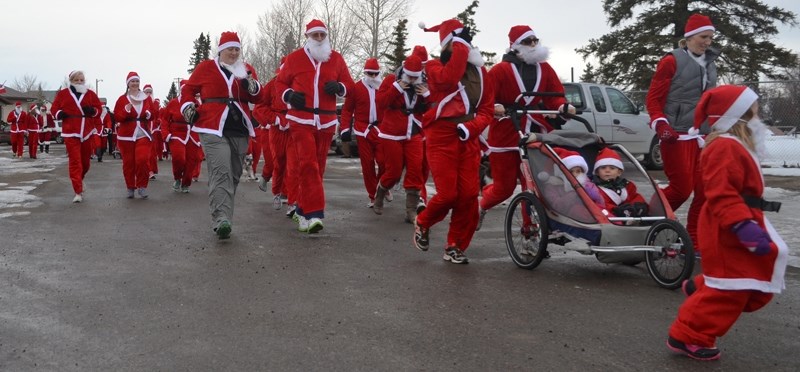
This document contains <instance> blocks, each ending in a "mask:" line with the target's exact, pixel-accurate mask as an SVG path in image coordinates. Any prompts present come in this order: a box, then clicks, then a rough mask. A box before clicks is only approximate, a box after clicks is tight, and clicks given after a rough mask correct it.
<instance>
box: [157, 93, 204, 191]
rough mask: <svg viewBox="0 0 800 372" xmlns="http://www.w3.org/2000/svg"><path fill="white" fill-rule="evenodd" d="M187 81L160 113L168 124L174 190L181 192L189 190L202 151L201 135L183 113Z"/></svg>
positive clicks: (163, 121)
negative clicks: (192, 127)
mask: <svg viewBox="0 0 800 372" xmlns="http://www.w3.org/2000/svg"><path fill="white" fill-rule="evenodd" d="M186 82H187V80H185V79H184V80H181V81H180V85H179V88H178V96H177V97H175V98H173V99H171V100H170V101H169V102H168V103H167V107H166V108H164V109H163V110H161V114H160V115H161V122H162V123H166V126H167V133H168V135H167V142H169V149H170V152H171V153H172V178H173V183H172V190H173V191H175V192H181V193H188V192H189V186H191V185H192V174H193V172H194V169H195V167H197V162H198V160H199V153H200V137H199V135H198V134H197V133H196V132H193V131H192V130H191V125H189V123H187V122H186V120H185V119H184V118H183V114H182V113H181V103H180V100H181V95H180V92H181V90H182V89H183V87H184V85H186ZM195 104H197V102H196V101H195ZM198 106H199V104H198Z"/></svg>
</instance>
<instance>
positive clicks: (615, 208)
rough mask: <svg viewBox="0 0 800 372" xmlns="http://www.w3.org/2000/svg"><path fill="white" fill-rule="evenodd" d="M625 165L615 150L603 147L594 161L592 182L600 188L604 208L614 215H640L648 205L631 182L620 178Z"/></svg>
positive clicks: (644, 213)
mask: <svg viewBox="0 0 800 372" xmlns="http://www.w3.org/2000/svg"><path fill="white" fill-rule="evenodd" d="M624 170H625V166H624V165H622V159H621V158H620V156H619V154H617V152H616V151H614V150H612V149H610V148H604V149H602V150H600V152H599V153H598V154H597V159H596V161H595V163H594V179H593V181H594V183H595V185H597V187H599V188H600V191H601V193H600V195H602V196H603V200H604V201H605V210H606V211H608V212H609V213H611V214H613V215H614V216H616V217H642V216H646V215H647V211H648V206H647V202H645V200H644V197H643V196H642V195H641V194H639V192H638V191H637V190H636V185H635V184H634V183H633V182H630V181H628V180H627V179H625V178H622V172H624Z"/></svg>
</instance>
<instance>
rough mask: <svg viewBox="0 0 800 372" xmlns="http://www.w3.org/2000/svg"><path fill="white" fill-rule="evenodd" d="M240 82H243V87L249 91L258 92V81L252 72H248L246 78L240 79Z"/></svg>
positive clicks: (251, 92)
mask: <svg viewBox="0 0 800 372" xmlns="http://www.w3.org/2000/svg"><path fill="white" fill-rule="evenodd" d="M239 83H240V84H242V88H244V89H245V90H246V91H247V93H250V94H251V95H253V94H256V93H258V81H257V80H256V79H254V78H253V76H252V75H250V73H248V74H247V77H246V78H244V79H241V80H239Z"/></svg>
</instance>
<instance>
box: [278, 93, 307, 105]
mask: <svg viewBox="0 0 800 372" xmlns="http://www.w3.org/2000/svg"><path fill="white" fill-rule="evenodd" d="M283 101H284V102H286V103H288V104H290V105H292V107H293V108H296V109H302V108H304V107H306V95H305V94H304V93H303V92H295V91H293V90H289V91H287V92H286V93H284V95H283Z"/></svg>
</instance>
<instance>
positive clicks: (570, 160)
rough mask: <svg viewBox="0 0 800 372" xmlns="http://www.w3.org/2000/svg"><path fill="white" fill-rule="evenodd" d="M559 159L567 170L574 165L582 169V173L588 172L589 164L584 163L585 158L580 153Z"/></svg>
mask: <svg viewBox="0 0 800 372" xmlns="http://www.w3.org/2000/svg"><path fill="white" fill-rule="evenodd" d="M561 161H562V162H563V163H564V166H566V167H567V169H568V170H571V169H572V168H575V167H580V168H581V169H583V173H589V166H588V165H587V164H586V160H584V159H583V158H582V157H581V156H580V155H570V156H567V157H565V158H563V159H561Z"/></svg>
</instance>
